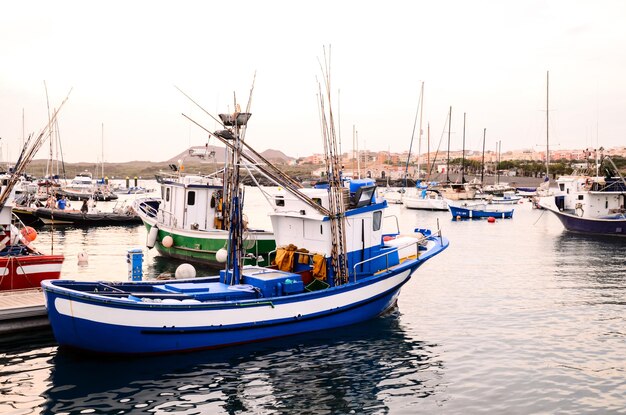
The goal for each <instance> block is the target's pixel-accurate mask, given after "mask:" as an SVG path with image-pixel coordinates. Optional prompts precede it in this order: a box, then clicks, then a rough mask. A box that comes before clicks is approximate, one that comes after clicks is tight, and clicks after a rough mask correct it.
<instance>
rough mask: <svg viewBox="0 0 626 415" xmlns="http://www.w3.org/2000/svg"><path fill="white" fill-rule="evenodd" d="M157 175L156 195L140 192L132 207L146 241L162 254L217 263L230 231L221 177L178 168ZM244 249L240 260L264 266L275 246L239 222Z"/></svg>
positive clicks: (265, 234) (266, 236)
mask: <svg viewBox="0 0 626 415" xmlns="http://www.w3.org/2000/svg"><path fill="white" fill-rule="evenodd" d="M156 179H157V182H158V183H159V184H160V187H161V197H143V198H140V199H137V200H135V202H134V206H133V207H134V208H135V210H136V211H137V213H138V214H139V216H140V217H141V220H142V221H143V223H144V225H145V226H146V229H147V230H148V237H147V240H146V246H147V247H148V248H153V247H154V248H156V249H157V251H159V253H160V254H161V255H162V256H166V257H171V258H176V259H179V260H183V261H188V262H195V263H200V264H205V265H208V266H211V267H215V268H222V267H223V266H224V262H225V261H226V256H227V251H226V249H225V248H226V246H227V243H228V239H229V234H230V232H229V228H230V227H229V226H228V218H226V220H225V218H224V217H223V214H222V212H223V207H224V200H223V194H224V185H223V180H222V178H221V177H219V176H218V175H208V176H201V175H192V174H183V173H181V172H180V171H178V172H175V173H167V174H165V173H162V174H160V175H157V176H156ZM243 248H244V250H245V255H244V258H243V263H244V264H246V265H248V264H249V265H261V266H266V265H269V264H268V259H269V253H270V252H272V251H274V250H275V249H276V242H275V241H274V234H273V232H270V231H265V230H258V229H253V228H251V227H250V226H249V225H248V224H246V223H244V237H243Z"/></svg>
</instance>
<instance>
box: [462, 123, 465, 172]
mask: <svg viewBox="0 0 626 415" xmlns="http://www.w3.org/2000/svg"><path fill="white" fill-rule="evenodd" d="M461 183H465V113H463V153H462V156H461Z"/></svg>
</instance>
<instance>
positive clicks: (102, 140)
mask: <svg viewBox="0 0 626 415" xmlns="http://www.w3.org/2000/svg"><path fill="white" fill-rule="evenodd" d="M100 144H101V147H102V148H101V151H102V180H104V123H102V137H101V140H100Z"/></svg>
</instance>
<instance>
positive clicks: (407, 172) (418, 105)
mask: <svg viewBox="0 0 626 415" xmlns="http://www.w3.org/2000/svg"><path fill="white" fill-rule="evenodd" d="M423 94H424V82H422V88H421V89H420V97H419V99H418V100H417V110H416V111H415V120H414V121H413V132H412V133H411V142H410V144H409V155H408V156H407V157H406V165H405V167H404V187H406V186H407V183H406V181H407V178H408V175H409V163H410V162H411V150H412V149H413V138H414V137H415V127H416V126H417V116H418V115H419V116H420V136H419V138H418V150H417V178H418V179H419V175H420V148H419V146H421V130H422V118H421V109H422V105H421V101H422V99H423Z"/></svg>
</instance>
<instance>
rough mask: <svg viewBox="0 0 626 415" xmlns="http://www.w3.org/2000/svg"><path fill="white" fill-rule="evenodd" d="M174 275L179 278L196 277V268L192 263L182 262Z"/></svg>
mask: <svg viewBox="0 0 626 415" xmlns="http://www.w3.org/2000/svg"><path fill="white" fill-rule="evenodd" d="M174 276H175V277H176V278H177V279H185V278H194V277H195V276H196V269H195V268H194V267H193V265H191V264H180V265H179V266H178V268H176V273H175V274H174Z"/></svg>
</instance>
